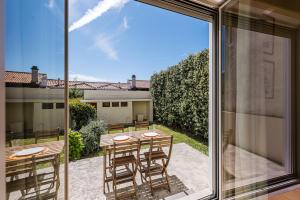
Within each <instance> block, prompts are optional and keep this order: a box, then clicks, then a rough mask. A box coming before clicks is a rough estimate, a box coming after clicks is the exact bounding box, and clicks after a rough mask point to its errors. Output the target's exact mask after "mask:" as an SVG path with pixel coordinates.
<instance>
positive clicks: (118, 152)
mask: <svg viewBox="0 0 300 200" xmlns="http://www.w3.org/2000/svg"><path fill="white" fill-rule="evenodd" d="M111 150H112V154H113V160H112V162H111V163H112V167H113V176H116V171H117V168H118V167H119V166H122V164H120V163H118V164H116V163H115V160H116V158H121V159H122V158H125V157H126V156H132V155H133V156H136V157H135V158H136V159H135V161H131V164H133V162H134V165H133V169H132V171H133V174H136V172H137V164H138V163H137V162H138V160H139V154H140V140H137V141H126V142H118V143H116V142H114V145H113V148H112V149H111ZM126 162H127V161H126V158H125V159H124V163H123V164H125V163H126ZM127 164H128V163H127Z"/></svg>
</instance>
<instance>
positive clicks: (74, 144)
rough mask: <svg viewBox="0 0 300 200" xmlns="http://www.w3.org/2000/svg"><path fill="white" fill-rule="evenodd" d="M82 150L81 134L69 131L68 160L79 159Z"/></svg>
mask: <svg viewBox="0 0 300 200" xmlns="http://www.w3.org/2000/svg"><path fill="white" fill-rule="evenodd" d="M83 148H84V145H83V141H82V137H81V134H80V133H79V132H75V131H71V132H70V133H69V158H70V160H77V159H79V158H80V155H81V152H82V150H83Z"/></svg>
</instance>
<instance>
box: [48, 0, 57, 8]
mask: <svg viewBox="0 0 300 200" xmlns="http://www.w3.org/2000/svg"><path fill="white" fill-rule="evenodd" d="M54 6H55V0H48V3H47V7H48V8H50V9H52V8H54Z"/></svg>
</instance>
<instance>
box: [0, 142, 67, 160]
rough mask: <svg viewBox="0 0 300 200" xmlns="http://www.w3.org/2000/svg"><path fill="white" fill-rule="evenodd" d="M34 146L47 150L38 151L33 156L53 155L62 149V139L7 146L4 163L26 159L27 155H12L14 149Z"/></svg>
mask: <svg viewBox="0 0 300 200" xmlns="http://www.w3.org/2000/svg"><path fill="white" fill-rule="evenodd" d="M34 147H45V148H46V149H47V151H44V152H42V153H38V154H36V155H35V156H36V157H43V156H48V155H55V154H60V153H61V152H62V151H63V149H64V141H63V140H61V141H53V142H45V143H39V144H29V145H24V146H14V147H7V148H6V149H5V161H6V163H8V162H10V161H16V160H23V159H27V158H28V156H22V157H13V158H12V156H13V155H14V154H15V152H16V151H21V150H24V149H29V148H34Z"/></svg>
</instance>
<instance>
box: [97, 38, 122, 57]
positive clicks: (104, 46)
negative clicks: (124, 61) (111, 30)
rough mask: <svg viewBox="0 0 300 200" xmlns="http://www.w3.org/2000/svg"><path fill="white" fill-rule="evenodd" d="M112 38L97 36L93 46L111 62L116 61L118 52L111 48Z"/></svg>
mask: <svg viewBox="0 0 300 200" xmlns="http://www.w3.org/2000/svg"><path fill="white" fill-rule="evenodd" d="M113 39H114V37H110V36H107V35H103V34H102V35H99V36H98V37H97V38H96V42H95V45H96V47H97V48H99V49H100V50H101V51H102V52H103V53H105V54H106V56H107V57H108V58H110V59H112V60H118V59H119V57H118V52H117V50H116V49H115V48H114V46H113Z"/></svg>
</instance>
